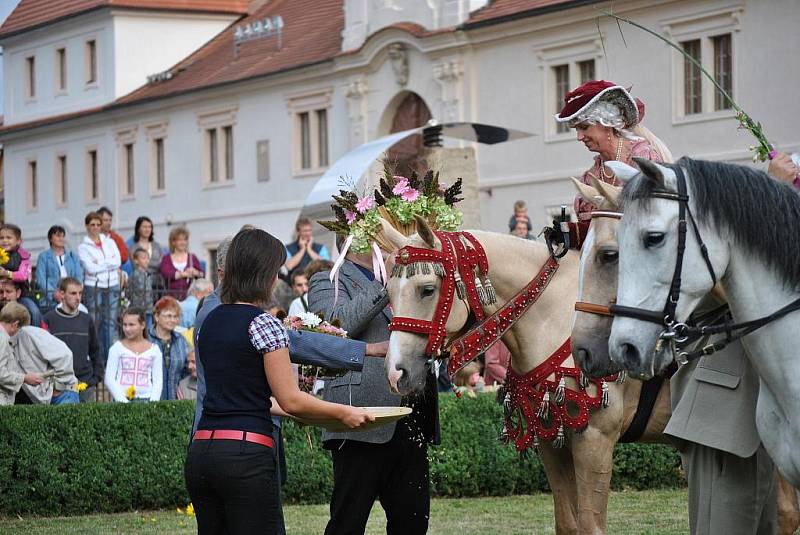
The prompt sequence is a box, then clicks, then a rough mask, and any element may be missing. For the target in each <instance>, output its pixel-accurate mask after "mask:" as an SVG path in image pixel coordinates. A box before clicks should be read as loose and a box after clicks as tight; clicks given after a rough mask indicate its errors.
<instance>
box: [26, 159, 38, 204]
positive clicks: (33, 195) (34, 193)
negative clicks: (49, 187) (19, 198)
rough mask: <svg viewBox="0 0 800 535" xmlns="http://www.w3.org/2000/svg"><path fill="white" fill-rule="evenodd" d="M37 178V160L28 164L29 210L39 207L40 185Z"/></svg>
mask: <svg viewBox="0 0 800 535" xmlns="http://www.w3.org/2000/svg"><path fill="white" fill-rule="evenodd" d="M37 181H38V180H37V176H36V160H33V161H30V162H28V188H27V189H28V210H36V208H38V206H39V191H38V188H39V184H38V183H37Z"/></svg>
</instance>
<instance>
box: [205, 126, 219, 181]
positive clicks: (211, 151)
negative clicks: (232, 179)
mask: <svg viewBox="0 0 800 535" xmlns="http://www.w3.org/2000/svg"><path fill="white" fill-rule="evenodd" d="M206 138H207V139H208V181H209V182H212V183H217V182H219V153H218V152H217V151H218V149H217V129H216V128H209V129H208V130H206Z"/></svg>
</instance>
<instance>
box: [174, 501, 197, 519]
mask: <svg viewBox="0 0 800 535" xmlns="http://www.w3.org/2000/svg"><path fill="white" fill-rule="evenodd" d="M176 511H178V512H179V513H180V514H182V515H187V516H194V505H192V502H189V505H187V506H186V509H181V508H180V507H178V508H177V509H176Z"/></svg>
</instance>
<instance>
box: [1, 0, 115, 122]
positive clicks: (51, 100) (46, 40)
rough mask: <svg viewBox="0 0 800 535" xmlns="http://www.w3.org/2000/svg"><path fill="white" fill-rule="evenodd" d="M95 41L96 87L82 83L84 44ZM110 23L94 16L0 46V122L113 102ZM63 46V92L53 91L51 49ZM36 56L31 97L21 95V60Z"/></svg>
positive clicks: (53, 57)
mask: <svg viewBox="0 0 800 535" xmlns="http://www.w3.org/2000/svg"><path fill="white" fill-rule="evenodd" d="M91 39H94V40H95V41H96V43H97V49H96V50H97V76H98V80H97V83H95V84H91V85H87V84H86V83H85V75H84V73H85V71H84V49H85V43H86V41H88V40H91ZM112 43H113V41H112V32H111V20H110V18H108V17H103V16H101V15H100V14H98V13H93V14H89V15H85V16H83V17H81V18H80V19H72V20H68V21H65V22H62V23H59V24H57V25H53V26H48V27H45V28H42V29H39V30H34V31H32V32H26V33H24V34H22V35H20V36H17V37H12V38H11V39H9V40H7V41H4V42H3V69H4V72H5V87H4V88H3V90H4V95H5V116H4V124H5V125H9V124H14V123H19V122H26V121H31V120H35V119H39V118H42V117H47V116H51V115H60V114H63V113H70V112H74V111H78V110H82V109H86V108H92V107H95V106H100V105H102V104H105V103H107V102H110V101H111V100H113V99H114V92H113V80H112V78H111V73H112V72H113V71H112V69H111V68H110V67H111V65H112V62H113V56H112V54H111V52H110V47H111V46H112ZM59 48H66V54H67V89H66V91H65V92H63V93H61V92H59V90H58V89H57V87H56V50H57V49H59ZM31 55H34V56H35V58H36V60H35V61H36V68H35V71H36V96H35V98H34V99H28V98H27V93H26V87H27V86H26V80H25V78H26V73H27V71H26V65H25V58H27V57H28V56H31Z"/></svg>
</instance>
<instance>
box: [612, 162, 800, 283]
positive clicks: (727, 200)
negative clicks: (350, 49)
mask: <svg viewBox="0 0 800 535" xmlns="http://www.w3.org/2000/svg"><path fill="white" fill-rule="evenodd" d="M677 165H680V166H681V167H682V168H683V169H684V170H685V171H686V172H687V187H688V189H689V192H690V202H691V203H692V204H693V206H694V212H693V214H694V216H695V217H696V218H697V219H698V220H700V221H703V222H711V223H712V224H713V225H714V226H715V227H716V228H717V230H718V231H722V230H727V231H729V232H730V235H731V236H732V237H733V239H734V240H735V241H736V243H737V244H738V245H740V246H741V247H743V248H744V249H746V250H747V251H748V252H749V253H750V254H752V255H753V256H754V257H757V258H760V259H761V260H762V261H763V262H764V263H765V264H766V265H768V266H770V268H771V269H773V270H774V271H775V273H776V274H777V275H778V276H779V277H780V278H781V279H782V281H783V282H784V283H785V284H788V285H790V286H794V285H797V284H798V283H800V258H798V256H799V255H798V252H800V248H798V246H797V244H796V243H797V239H798V236H797V233H798V230H800V195H798V193H797V191H795V190H794V188H792V187H791V186H789V185H787V184H784V183H781V182H779V181H777V180H774V179H772V178H770V177H769V175H767V174H766V173H764V172H762V171H757V170H755V169H752V168H750V167H746V166H743V165H734V164H727V163H720V162H709V161H703V160H693V159H691V158H688V157H683V158H681V159H680V160H678V162H677ZM655 188H656V184H655V182H654V181H652V180H649V179H648V178H647V177H645V176H644V174H639V175H638V176H636V177H634V178H633V179H632V180H631V181H630V182H628V184H627V185H626V186H625V189H624V190H623V205H625V204H627V203H629V202H631V201H634V200H643V201H645V202H646V200H647V199H648V198H649V196H650V194H651V193H652V192H653V190H654V189H655Z"/></svg>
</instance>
